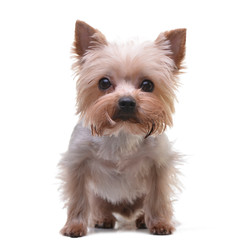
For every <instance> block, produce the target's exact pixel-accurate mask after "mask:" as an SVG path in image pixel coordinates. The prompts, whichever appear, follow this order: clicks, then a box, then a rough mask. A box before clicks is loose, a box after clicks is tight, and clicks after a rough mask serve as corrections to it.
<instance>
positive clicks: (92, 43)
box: [73, 20, 107, 57]
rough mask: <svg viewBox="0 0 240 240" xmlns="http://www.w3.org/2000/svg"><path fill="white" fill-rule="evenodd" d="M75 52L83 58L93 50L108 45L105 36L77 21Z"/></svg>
mask: <svg viewBox="0 0 240 240" xmlns="http://www.w3.org/2000/svg"><path fill="white" fill-rule="evenodd" d="M73 45H74V52H75V53H76V54H77V55H79V56H80V57H82V56H83V55H84V53H85V52H86V51H87V50H88V49H91V48H94V47H98V46H100V45H107V40H106V38H105V36H104V35H103V34H102V33H101V32H100V31H98V30H97V29H95V28H93V27H91V26H90V25H88V24H87V23H85V22H83V21H79V20H78V21H76V25H75V41H74V44H73Z"/></svg>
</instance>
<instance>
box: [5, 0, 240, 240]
mask: <svg viewBox="0 0 240 240" xmlns="http://www.w3.org/2000/svg"><path fill="white" fill-rule="evenodd" d="M239 9H240V7H239V5H238V1H232V0H228V1H220V0H218V1H210V0H209V1H171V0H169V1H167V0H164V1H161V0H159V1H153V0H145V1H141V0H136V1H133V0H127V1H125V0H121V1H105V0H99V1H91V0H88V1H87V0H85V1H71V0H69V1H60V0H59V1H50V0H49V1H1V2H0V114H1V115H0V121H1V124H0V151H1V153H0V185H1V186H0V194H1V195H0V201H1V203H0V228H1V233H0V236H1V239H66V238H63V237H62V236H60V235H59V230H60V228H61V227H62V226H63V224H64V222H65V220H66V213H65V210H63V209H62V206H63V204H62V202H61V201H60V197H59V192H58V190H57V189H58V180H57V179H56V178H55V177H56V175H57V163H58V161H59V159H60V154H61V153H62V152H64V151H65V150H66V149H67V145H68V141H69V137H70V134H71V131H72V128H73V126H74V124H75V123H76V121H77V117H76V116H75V81H74V80H73V74H72V71H71V63H72V59H70V49H71V44H72V41H73V36H74V35H73V33H74V25H75V21H76V20H77V19H81V20H84V21H86V22H87V23H89V24H90V25H92V26H93V27H95V28H98V29H99V30H100V31H102V32H103V33H104V34H105V35H106V36H107V38H108V39H110V40H113V39H117V40H118V39H119V38H120V39H121V40H127V39H129V38H132V37H136V36H138V37H140V38H143V39H149V40H154V39H155V38H156V37H157V35H158V34H159V33H160V32H162V31H165V30H170V29H174V28H179V27H185V28H187V31H188V32H187V54H186V61H185V62H186V66H187V69H186V73H185V74H184V75H181V82H182V87H181V88H180V90H179V93H178V99H179V103H178V104H177V112H176V114H175V117H174V123H175V126H174V128H173V129H171V130H168V134H169V137H170V139H171V140H176V144H175V147H176V148H177V149H179V150H180V151H181V152H182V153H184V154H185V155H186V157H185V158H186V163H185V164H184V165H183V166H182V172H183V174H184V177H183V178H182V181H183V185H184V186H185V189H184V191H183V193H182V194H181V195H180V196H179V201H178V202H177V203H176V204H175V210H176V218H177V219H178V221H179V222H180V223H181V225H180V226H179V227H178V229H177V231H176V233H174V234H173V235H172V236H167V237H163V236H162V237H159V238H161V239H162V238H168V239H184V240H186V239H220V238H223V239H240V233H239V228H240V226H239V225H240V221H239V214H240V207H239V205H240V194H239V191H240V190H239V189H240V187H239V185H240V174H239V172H240V164H239V162H240V154H239V148H240V146H239V134H240V131H239V130H240V127H239V122H240V115H239V105H240V94H239V92H240V87H239V81H240V77H239V74H240V73H239V69H240V68H239V64H240V60H239V59H240V34H239V29H240V17H239ZM135 237H138V238H139V239H143V238H144V239H152V238H154V237H155V236H151V235H148V234H147V231H123V230H118V231H104V230H102V231H97V232H93V231H91V232H90V234H89V235H88V237H86V239H87V238H88V239H94V238H95V239H112V238H114V239H122V238H135Z"/></svg>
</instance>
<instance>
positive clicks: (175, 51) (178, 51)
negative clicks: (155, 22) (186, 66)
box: [155, 28, 187, 70]
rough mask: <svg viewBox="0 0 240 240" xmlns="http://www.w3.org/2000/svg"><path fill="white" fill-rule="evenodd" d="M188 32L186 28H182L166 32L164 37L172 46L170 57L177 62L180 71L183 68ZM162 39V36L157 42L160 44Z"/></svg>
mask: <svg viewBox="0 0 240 240" xmlns="http://www.w3.org/2000/svg"><path fill="white" fill-rule="evenodd" d="M186 31H187V30H186V29H185V28H180V29H175V30H171V31H167V32H164V36H165V38H166V40H168V41H169V45H170V50H171V54H170V55H169V57H170V58H171V59H172V60H173V61H174V62H175V65H176V67H177V69H178V70H179V69H180V68H181V63H182V60H183V59H184V56H185V43H186ZM161 39H162V34H160V35H159V36H158V38H157V39H156V41H155V42H156V43H158V42H159V41H161Z"/></svg>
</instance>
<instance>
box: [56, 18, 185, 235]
mask: <svg viewBox="0 0 240 240" xmlns="http://www.w3.org/2000/svg"><path fill="white" fill-rule="evenodd" d="M185 41H186V29H176V30H172V31H168V32H164V33H161V34H160V35H159V36H158V37H157V39H156V40H155V41H154V42H144V43H141V44H139V43H133V42H129V43H127V44H122V45H118V44H115V43H109V42H108V41H107V40H106V38H105V37H104V35H103V34H102V33H101V32H99V31H98V30H96V29H94V28H92V27H91V26H89V25H88V24H86V23H85V22H82V21H77V22H76V28H75V42H74V53H75V55H76V60H77V61H76V63H75V64H74V69H75V71H76V73H77V76H78V80H77V109H78V110H77V111H78V113H79V114H80V121H79V123H78V124H77V126H76V127H75V129H74V131H73V134H72V137H71V141H70V144H69V149H68V151H67V153H66V154H65V155H64V157H63V159H62V160H61V162H60V168H61V170H62V172H61V178H62V180H63V196H64V199H65V201H66V207H67V210H68V219H67V222H66V224H65V226H64V227H63V229H62V230H61V233H62V234H63V235H65V236H70V237H81V236H83V235H86V233H87V227H88V226H94V227H97V228H113V227H114V225H115V223H116V220H117V219H116V217H115V216H116V214H114V213H118V214H120V215H122V216H124V217H129V218H135V221H136V227H137V228H148V229H149V231H150V232H151V233H152V234H159V235H162V234H171V233H172V232H173V230H174V223H173V209H172V200H173V193H174V190H175V188H176V187H178V181H177V173H178V170H177V167H176V165H177V163H178V161H179V155H178V154H177V153H176V152H174V151H173V150H172V147H171V144H170V143H169V141H168V139H167V137H166V135H165V133H164V130H165V129H166V127H167V126H172V114H173V113H174V101H175V98H176V96H175V90H176V89H177V87H178V79H177V77H178V75H179V70H180V69H181V64H182V60H183V58H184V55H185Z"/></svg>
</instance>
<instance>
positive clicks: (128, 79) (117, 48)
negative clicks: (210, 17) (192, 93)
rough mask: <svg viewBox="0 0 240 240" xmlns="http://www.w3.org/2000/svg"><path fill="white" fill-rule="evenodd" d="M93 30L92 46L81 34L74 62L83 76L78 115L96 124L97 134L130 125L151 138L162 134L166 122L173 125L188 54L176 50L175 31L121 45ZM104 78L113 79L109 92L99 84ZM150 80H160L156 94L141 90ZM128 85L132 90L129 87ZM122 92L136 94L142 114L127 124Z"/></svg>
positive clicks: (138, 111) (138, 108) (125, 94)
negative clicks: (119, 112)
mask: <svg viewBox="0 0 240 240" xmlns="http://www.w3.org/2000/svg"><path fill="white" fill-rule="evenodd" d="M81 28H83V27H82V26H81ZM82 30H83V29H82ZM89 31H90V34H92V36H91V37H89V36H88V35H87V36H88V38H90V39H89V46H86V44H85V43H84V44H85V45H84V44H82V45H84V47H82V46H79V44H80V45H81V42H80V43H79V44H77V42H79V39H78V37H76V41H75V48H74V49H75V53H76V54H77V55H76V58H77V62H76V63H75V64H74V69H75V71H76V74H77V76H78V80H77V113H79V114H80V116H81V117H82V118H83V119H84V122H85V125H86V126H89V127H91V129H92V133H93V134H95V135H111V134H114V133H115V134H116V133H117V132H118V131H119V129H121V128H124V129H125V130H129V131H130V132H131V133H133V134H142V135H145V136H148V135H150V134H154V133H158V134H159V133H161V132H163V131H164V130H165V128H166V126H171V125H172V116H171V115H172V113H174V101H175V100H176V95H175V90H176V88H177V86H178V81H177V73H178V70H179V69H180V67H181V64H180V60H182V58H183V57H184V52H183V53H181V56H180V57H179V56H178V55H179V54H178V55H177V56H175V55H174V54H175V53H172V45H171V43H172V42H174V41H176V40H175V38H176V37H174V36H172V35H174V34H175V32H174V34H173V33H172V32H171V31H170V32H166V33H162V34H160V35H159V36H158V38H157V39H156V41H155V42H144V43H142V44H139V43H133V42H128V43H126V44H121V45H118V44H115V43H109V42H107V41H106V39H105V37H104V36H103V35H102V34H101V33H100V32H99V31H98V30H95V29H92V28H90V30H88V33H87V34H89ZM182 31H183V30H182ZM76 33H77V32H76ZM180 33H181V31H180ZM85 38H86V37H85ZM180 40H181V39H180ZM177 43H178V42H177ZM178 44H179V43H178ZM79 48H80V50H79ZM82 48H85V49H82ZM180 58H181V59H180ZM179 59H180V60H179ZM104 77H107V78H109V79H110V81H111V83H112V87H111V88H109V89H108V90H106V91H102V90H100V89H99V88H98V83H99V80H100V79H101V78H104ZM144 79H149V80H151V81H152V82H153V83H154V86H155V88H154V91H153V92H152V93H144V92H141V91H140V90H139V88H140V85H141V82H142V81H143V80H144ZM122 86H127V87H129V89H132V91H127V90H123V87H122ZM125 91H127V92H125ZM122 96H132V97H134V99H135V100H137V101H136V102H137V112H136V118H134V119H130V120H129V121H127V122H122V121H121V122H120V121H116V120H115V119H114V114H115V109H116V107H117V102H118V99H119V98H120V97H122Z"/></svg>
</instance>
